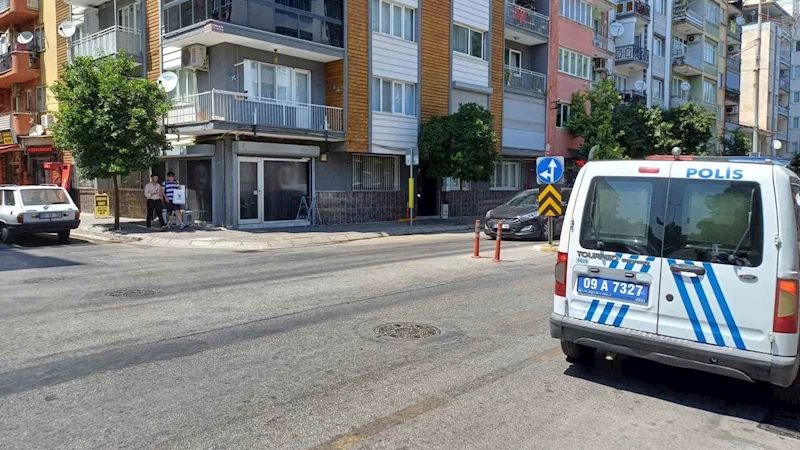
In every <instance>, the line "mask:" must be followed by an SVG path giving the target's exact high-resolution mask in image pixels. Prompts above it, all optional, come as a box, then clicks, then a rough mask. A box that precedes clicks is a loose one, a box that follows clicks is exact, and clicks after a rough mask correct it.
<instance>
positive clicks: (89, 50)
mask: <svg viewBox="0 0 800 450" xmlns="http://www.w3.org/2000/svg"><path fill="white" fill-rule="evenodd" d="M123 50H124V51H125V53H127V54H129V55H131V56H141V55H142V32H141V31H138V30H134V29H132V28H125V27H117V26H115V27H110V28H106V29H105V30H103V31H100V32H98V33H94V34H90V35H89V36H86V37H84V38H81V39H78V40H77V41H75V42H73V43H72V57H73V58H76V57H78V56H88V57H90V58H100V57H102V56H109V55H114V54H117V53H119V52H121V51H123Z"/></svg>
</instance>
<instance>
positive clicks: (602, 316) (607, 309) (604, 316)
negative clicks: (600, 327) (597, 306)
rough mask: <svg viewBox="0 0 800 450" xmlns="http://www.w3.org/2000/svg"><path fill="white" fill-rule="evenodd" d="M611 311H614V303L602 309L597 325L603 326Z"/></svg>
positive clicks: (609, 303)
mask: <svg viewBox="0 0 800 450" xmlns="http://www.w3.org/2000/svg"><path fill="white" fill-rule="evenodd" d="M612 309H614V302H608V303H606V307H605V308H603V313H602V314H600V320H598V321H597V323H602V324H605V323H606V320H608V316H609V314H611V310H612Z"/></svg>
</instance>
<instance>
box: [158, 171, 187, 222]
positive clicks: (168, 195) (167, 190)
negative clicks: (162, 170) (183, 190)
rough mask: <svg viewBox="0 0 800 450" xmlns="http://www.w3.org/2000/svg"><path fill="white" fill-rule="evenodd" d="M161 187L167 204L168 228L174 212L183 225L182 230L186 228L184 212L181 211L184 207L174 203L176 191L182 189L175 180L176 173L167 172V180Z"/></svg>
mask: <svg viewBox="0 0 800 450" xmlns="http://www.w3.org/2000/svg"><path fill="white" fill-rule="evenodd" d="M161 187H162V189H161V196H162V198H163V199H164V202H165V203H166V204H167V226H169V224H170V222H171V220H172V212H173V211H174V212H175V214H176V215H177V216H178V221H179V222H180V224H181V230H182V229H184V228H186V225H184V223H183V211H181V209H182V206H183V205H178V204H175V203H173V202H172V200H173V199H174V197H175V190H176V189H178V188H180V183H178V180H176V179H175V172H167V179H166V181H164V183H162V184H161Z"/></svg>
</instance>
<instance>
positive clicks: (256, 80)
mask: <svg viewBox="0 0 800 450" xmlns="http://www.w3.org/2000/svg"><path fill="white" fill-rule="evenodd" d="M244 67H245V74H244V85H245V87H246V89H247V92H248V93H249V94H250V96H252V97H260V98H268V99H276V100H281V101H287V102H297V103H311V72H310V71H308V70H305V69H295V68H293V67H286V66H276V65H273V64H267V63H262V62H257V61H250V60H245V62H244ZM191 76H192V80H190V82H191V83H192V84H193V85H194V89H195V90H196V89H197V88H196V86H197V80H196V79H195V78H194V75H191ZM179 78H180V74H179Z"/></svg>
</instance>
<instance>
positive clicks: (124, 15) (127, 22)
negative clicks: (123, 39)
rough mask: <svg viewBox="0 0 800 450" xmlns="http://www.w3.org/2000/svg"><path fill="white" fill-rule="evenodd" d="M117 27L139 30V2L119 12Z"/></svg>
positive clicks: (124, 7)
mask: <svg viewBox="0 0 800 450" xmlns="http://www.w3.org/2000/svg"><path fill="white" fill-rule="evenodd" d="M117 25H118V26H120V27H121V28H125V29H128V30H132V31H136V30H138V29H139V2H135V3H133V4H130V5H127V6H123V7H122V8H119V10H117Z"/></svg>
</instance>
